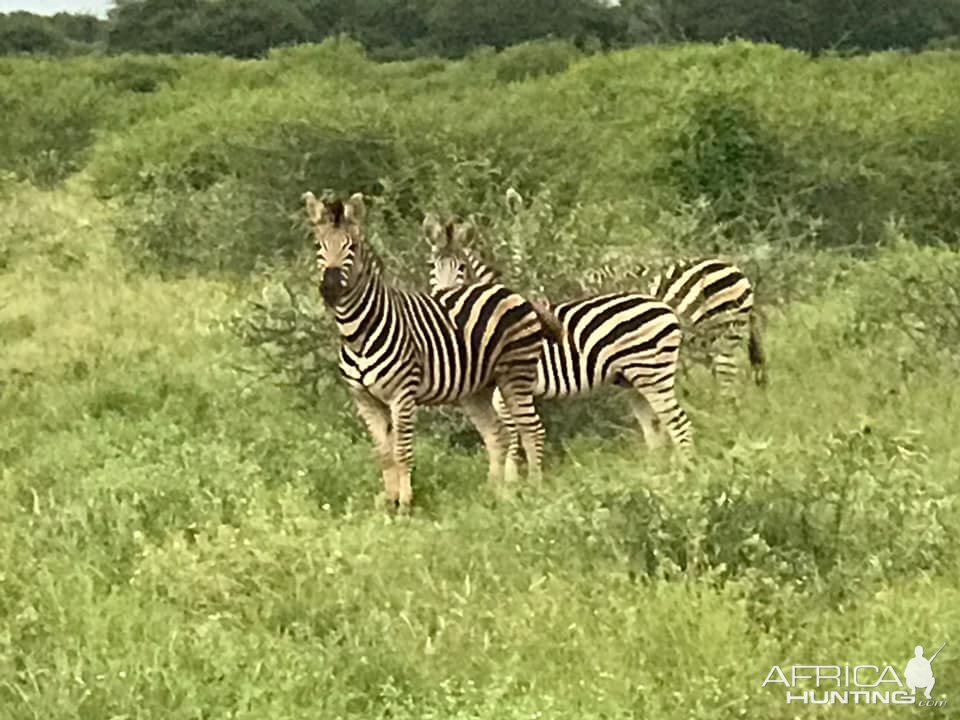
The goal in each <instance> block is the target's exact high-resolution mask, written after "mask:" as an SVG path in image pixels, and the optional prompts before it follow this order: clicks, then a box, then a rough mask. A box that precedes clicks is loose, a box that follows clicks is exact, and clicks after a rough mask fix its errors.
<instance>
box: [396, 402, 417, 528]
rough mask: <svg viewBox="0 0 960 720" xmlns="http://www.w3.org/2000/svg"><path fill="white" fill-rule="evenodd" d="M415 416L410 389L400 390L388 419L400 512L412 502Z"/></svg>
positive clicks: (415, 409) (415, 407)
mask: <svg viewBox="0 0 960 720" xmlns="http://www.w3.org/2000/svg"><path fill="white" fill-rule="evenodd" d="M416 416H417V403H416V401H415V400H414V394H413V391H412V390H409V391H406V392H402V393H401V394H400V395H398V396H397V397H396V398H394V400H393V401H392V402H391V403H390V419H391V421H392V423H393V459H394V463H395V467H396V478H397V492H398V495H397V501H398V502H399V504H400V510H401V512H405V511H407V510H408V509H409V508H410V505H411V504H412V503H413V488H412V487H411V486H410V471H411V468H412V466H413V427H414V423H415V421H416Z"/></svg>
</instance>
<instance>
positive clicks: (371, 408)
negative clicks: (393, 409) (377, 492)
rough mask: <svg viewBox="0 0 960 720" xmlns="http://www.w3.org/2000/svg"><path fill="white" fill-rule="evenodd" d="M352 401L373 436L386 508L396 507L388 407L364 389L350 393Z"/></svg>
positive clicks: (391, 433)
mask: <svg viewBox="0 0 960 720" xmlns="http://www.w3.org/2000/svg"><path fill="white" fill-rule="evenodd" d="M352 395H353V399H354V402H355V404H356V406H357V412H358V413H359V415H360V417H361V419H362V420H363V422H364V424H365V425H366V426H367V430H369V431H370V435H371V436H372V437H373V446H374V450H375V452H376V456H377V462H378V463H379V464H380V472H381V474H382V476H383V494H384V500H385V501H386V509H387V510H391V509H394V508H396V506H397V503H398V501H399V498H400V486H399V479H398V477H397V466H396V461H395V459H394V437H393V432H392V429H391V427H390V408H389V407H387V406H386V405H385V404H383V403H382V402H380V401H379V400H377V399H376V398H375V397H373V396H372V395H370V394H369V393H368V392H366V391H365V390H357V391H354V392H353V393H352Z"/></svg>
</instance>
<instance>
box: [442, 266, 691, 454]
mask: <svg viewBox="0 0 960 720" xmlns="http://www.w3.org/2000/svg"><path fill="white" fill-rule="evenodd" d="M496 276H497V273H496V271H495V270H493V269H492V268H490V266H489V265H487V264H486V263H484V262H483V261H482V260H481V259H480V258H479V256H478V255H476V254H475V253H472V252H470V251H469V250H461V251H459V252H454V253H447V254H444V255H442V256H440V255H436V254H435V256H434V261H433V267H432V269H431V284H432V286H433V287H434V289H436V290H440V289H443V288H447V287H453V286H457V284H458V283H471V282H474V281H475V280H477V279H482V280H484V281H487V282H489V281H490V280H491V279H492V278H495V277H496ZM467 286H468V287H469V285H467ZM551 310H552V312H553V313H554V315H555V316H556V318H557V319H558V320H559V322H560V324H561V326H562V328H563V335H562V337H560V338H559V339H556V338H545V339H544V340H543V354H542V356H541V357H540V361H539V363H538V364H537V384H536V387H535V389H534V394H535V395H536V396H538V397H545V398H567V397H576V396H583V395H587V394H589V393H591V392H593V391H594V390H596V389H598V388H600V387H602V386H604V385H617V386H620V387H629V388H633V389H634V390H635V391H636V392H634V393H631V400H632V403H631V404H632V408H633V411H634V414H635V416H636V417H637V420H638V421H639V422H640V424H641V426H642V427H643V431H644V436H645V438H646V440H647V442H648V443H649V444H651V445H656V444H658V441H659V435H660V433H659V430H658V426H660V428H662V429H664V430H665V431H666V433H667V434H668V436H669V437H670V439H671V440H672V441H673V443H674V444H675V445H676V446H678V447H680V448H682V449H686V448H687V447H689V446H690V444H691V429H690V421H689V419H688V418H687V415H686V413H685V412H684V410H683V408H682V407H680V404H679V403H678V402H677V399H676V394H675V392H674V381H675V377H676V371H677V360H678V354H679V350H680V343H681V337H682V333H681V328H680V322H679V320H678V318H677V315H676V313H675V312H674V310H673V309H672V308H671V307H670V306H669V305H667V304H666V303H664V302H661V301H659V300H656V299H655V298H652V297H649V296H646V295H639V294H636V293H608V294H602V295H596V296H593V297H587V298H582V299H579V300H572V301H568V302H563V303H560V304H558V305H554V306H553V307H552V308H551ZM496 402H497V400H496V398H495V403H496ZM498 412H500V414H501V416H502V417H503V419H504V422H505V423H506V424H507V425H508V427H509V423H510V418H509V417H506V416H505V415H504V413H503V409H502V407H498ZM515 451H516V441H515V439H513V436H512V437H511V452H515Z"/></svg>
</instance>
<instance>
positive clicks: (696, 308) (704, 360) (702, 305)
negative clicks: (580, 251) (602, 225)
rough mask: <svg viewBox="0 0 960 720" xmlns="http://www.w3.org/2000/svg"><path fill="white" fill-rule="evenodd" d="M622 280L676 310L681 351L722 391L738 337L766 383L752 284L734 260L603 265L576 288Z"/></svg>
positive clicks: (730, 377)
mask: <svg viewBox="0 0 960 720" xmlns="http://www.w3.org/2000/svg"><path fill="white" fill-rule="evenodd" d="M625 282H633V283H641V287H643V285H644V284H645V285H646V290H647V292H649V293H650V294H651V295H653V296H654V297H656V298H658V299H660V300H663V301H664V302H665V303H667V304H668V305H670V306H671V307H673V309H674V310H676V312H677V315H679V316H680V318H681V320H682V322H683V324H684V330H685V336H684V345H685V347H684V350H685V352H684V354H685V355H688V356H689V357H690V358H691V359H692V360H695V361H697V362H699V363H701V364H704V365H707V366H708V367H709V368H710V369H711V371H712V373H713V376H714V377H715V378H716V379H717V381H718V382H719V383H720V387H721V388H722V389H723V390H724V391H725V392H727V393H728V394H729V393H730V392H732V386H733V381H734V378H735V377H736V375H737V360H736V354H737V350H738V349H739V348H740V347H742V346H743V344H744V340H746V344H747V357H748V358H749V361H750V366H751V369H752V370H753V377H754V382H756V384H757V385H764V384H766V381H767V375H766V353H765V352H764V349H763V338H762V332H761V328H760V318H759V316H758V310H757V308H756V306H755V304H754V291H753V285H752V284H751V282H750V279H749V278H748V277H747V276H746V274H745V273H744V272H743V271H742V270H741V269H740V268H739V267H737V266H736V265H735V264H734V263H732V262H730V261H728V260H724V259H722V258H690V259H685V260H679V261H677V262H673V263H671V264H669V265H667V266H666V267H663V268H661V269H659V270H658V271H655V270H652V269H648V268H645V267H642V266H641V267H638V268H637V269H636V270H632V269H627V270H624V269H623V268H622V267H619V266H613V265H605V266H602V267H600V268H596V269H594V270H592V271H590V272H589V273H588V275H587V283H586V284H585V285H582V287H583V289H584V290H587V289H588V288H589V289H590V290H592V291H594V292H596V291H597V289H598V288H611V287H622V286H623V284H624V283H625Z"/></svg>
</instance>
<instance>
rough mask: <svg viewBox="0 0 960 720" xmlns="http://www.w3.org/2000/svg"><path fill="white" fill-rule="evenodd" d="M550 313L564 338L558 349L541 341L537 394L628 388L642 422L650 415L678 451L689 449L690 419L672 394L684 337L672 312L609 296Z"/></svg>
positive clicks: (641, 299)
mask: <svg viewBox="0 0 960 720" xmlns="http://www.w3.org/2000/svg"><path fill="white" fill-rule="evenodd" d="M553 310H554V312H555V313H556V316H557V318H558V319H559V320H560V322H561V323H562V324H563V326H564V330H565V331H566V332H565V335H564V337H563V338H562V339H561V340H560V341H559V342H551V341H545V342H544V354H543V357H542V359H541V363H540V366H539V368H538V370H539V376H540V385H539V386H538V388H537V394H538V395H543V396H544V397H548V398H549V397H572V396H575V395H583V394H587V393H590V392H592V391H593V390H595V389H597V388H599V387H601V386H603V385H618V386H621V387H626V388H632V389H633V390H635V391H636V393H637V395H635V396H632V399H633V405H634V411H635V413H636V414H637V416H638V418H641V422H644V420H643V417H644V416H647V415H648V414H649V413H650V412H651V411H652V415H653V417H656V418H657V419H658V420H659V421H660V422H661V423H662V424H663V426H664V427H665V429H666V431H667V433H668V435H669V436H670V438H671V440H672V441H673V442H674V444H675V445H677V446H678V447H687V446H689V445H690V443H691V437H690V436H691V428H690V420H689V419H688V417H687V414H686V413H685V412H684V410H683V408H682V407H680V404H679V403H678V402H677V399H676V394H675V382H676V375H677V363H678V360H679V353H680V345H681V340H682V337H683V333H682V331H681V328H680V322H679V320H678V318H677V315H676V313H675V312H674V310H673V308H671V307H670V306H669V305H667V304H666V303H663V302H660V301H658V300H654V299H653V298H651V297H648V296H645V295H638V294H634V293H613V294H607V295H599V296H596V297H591V298H585V299H581V300H574V301H570V302H565V303H561V304H559V305H557V306H555V307H554V308H553ZM649 431H650V430H649V429H648V430H645V432H649Z"/></svg>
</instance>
